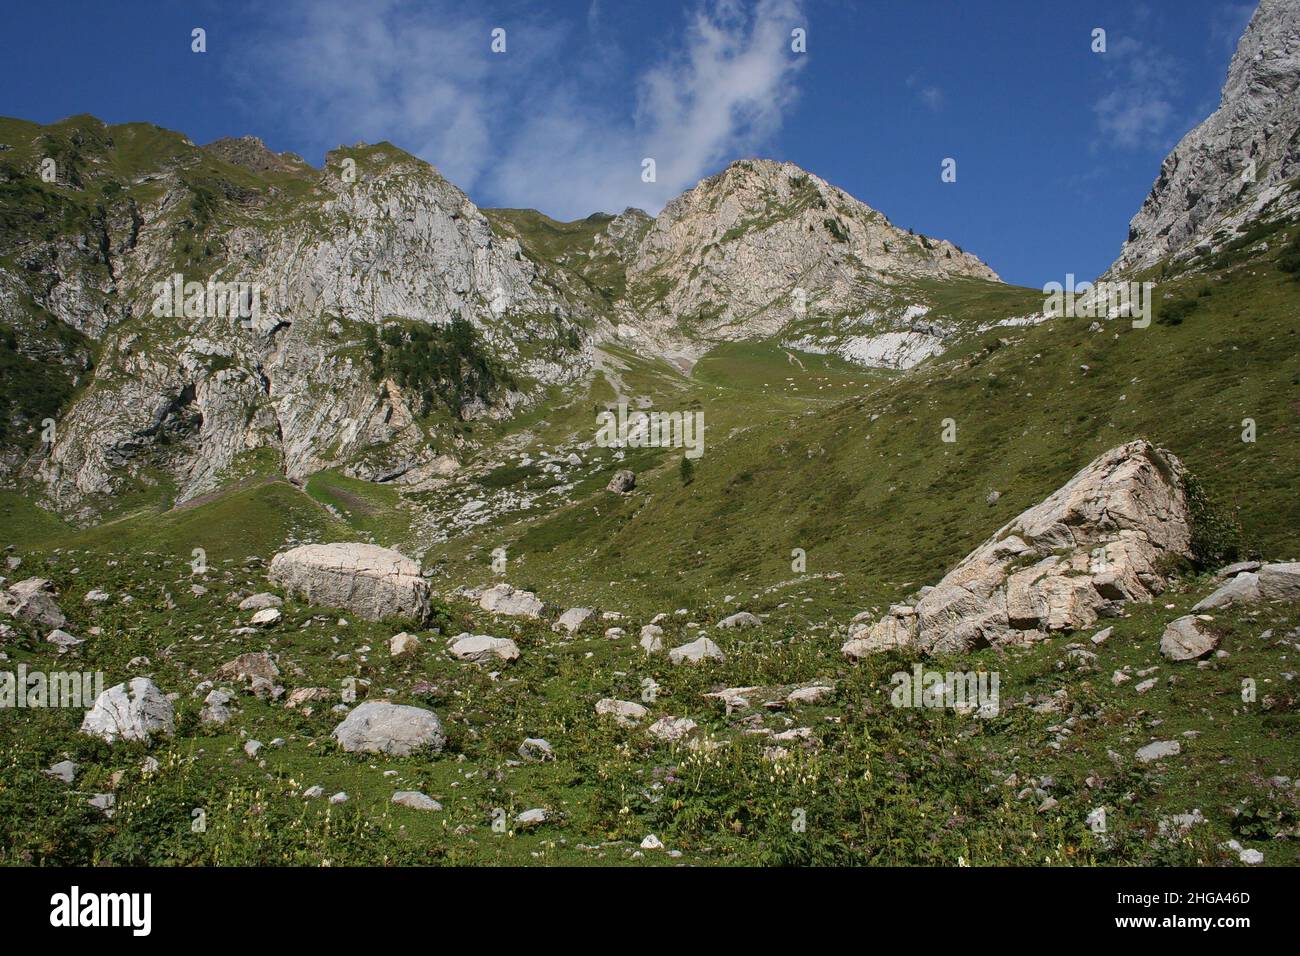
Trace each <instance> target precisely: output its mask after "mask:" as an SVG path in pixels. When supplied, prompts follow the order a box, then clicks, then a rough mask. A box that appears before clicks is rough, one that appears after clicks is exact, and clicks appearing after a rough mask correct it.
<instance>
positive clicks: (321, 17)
mask: <svg viewBox="0 0 1300 956" xmlns="http://www.w3.org/2000/svg"><path fill="white" fill-rule="evenodd" d="M601 13H602V10H601V7H600V5H599V4H598V3H595V2H593V3H592V4H591V6H590V7H589V9H588V11H587V15H586V16H585V17H584V18H581V20H580V21H579V22H575V23H563V22H556V21H554V20H552V19H548V20H531V21H530V20H524V21H521V20H520V18H519V16H518V14H516V13H511V15H510V16H509V17H504V16H503V17H502V18H501V19H502V22H500V23H498V22H495V21H494V18H493V16H492V15H491V14H489V13H485V12H483V11H482V9H479V10H478V11H477V12H475V13H472V14H468V15H467V14H466V13H465V12H464V5H463V4H454V5H453V4H451V3H447V2H440V0H434V2H419V3H415V2H410V0H380V2H377V3H371V4H355V3H352V2H350V0H317V2H311V3H308V2H302V0H299V2H294V3H291V4H288V5H287V6H285V7H283V8H282V13H281V21H282V22H281V23H280V25H279V26H278V27H277V29H276V30H275V31H274V32H271V33H262V34H260V35H259V36H258V37H256V38H254V41H253V44H252V46H253V48H252V50H251V54H252V55H251V56H250V58H249V60H250V62H255V63H257V64H258V67H259V71H260V72H259V74H258V77H257V79H256V80H255V81H254V82H255V84H256V89H254V90H252V91H251V94H252V97H253V102H254V103H257V102H259V101H260V103H261V105H262V107H266V106H267V105H268V104H269V103H272V102H274V103H278V104H279V105H280V106H281V108H282V109H283V110H284V111H285V112H286V113H288V114H289V115H290V116H291V117H292V118H293V119H294V121H295V122H297V123H298V124H299V126H300V128H303V129H313V130H315V131H316V135H317V136H324V137H327V138H328V137H330V136H332V137H334V139H335V140H337V141H347V142H351V141H353V140H355V139H358V138H360V139H366V140H371V141H373V140H378V139H390V140H392V141H394V142H396V143H398V144H399V145H401V146H403V147H405V148H407V149H410V150H411V151H412V152H415V153H416V154H417V155H419V156H421V157H422V158H424V159H426V160H428V161H429V162H431V163H433V164H434V165H435V166H437V167H438V168H439V169H440V170H441V171H442V172H443V173H444V174H445V175H446V176H447V177H448V178H449V179H451V180H452V181H453V182H455V183H457V184H458V185H460V186H462V187H464V188H466V189H468V190H471V191H472V192H473V193H474V194H475V196H476V197H477V198H481V199H486V200H487V201H489V202H492V203H497V204H502V205H531V206H538V207H539V208H542V209H543V210H545V211H546V212H548V213H550V214H552V215H555V216H559V217H562V218H572V217H577V216H583V215H587V214H589V213H590V212H593V211H595V210H601V209H603V210H619V209H622V208H624V207H625V206H629V205H635V206H641V207H643V208H647V209H649V210H651V211H656V210H657V209H658V208H660V207H661V206H662V205H663V203H664V202H666V201H667V200H668V199H670V198H671V197H672V196H674V195H676V194H677V193H679V192H680V191H681V190H682V189H684V188H687V187H689V186H691V185H693V184H694V183H695V182H696V181H697V180H698V179H699V178H701V177H702V176H703V175H706V174H707V173H709V172H712V171H714V169H716V167H717V166H719V165H721V164H722V163H724V162H726V161H727V160H729V159H731V158H734V157H736V156H738V155H742V154H744V153H747V152H748V151H751V150H753V149H756V148H758V147H760V146H761V145H762V144H763V143H764V141H765V140H767V139H768V138H769V137H770V136H771V135H772V134H773V133H774V132H775V131H776V130H777V129H779V127H780V125H781V120H782V116H783V112H784V110H785V109H786V108H787V107H788V106H789V105H790V103H791V102H792V101H793V100H794V98H795V96H796V95H797V88H796V85H795V79H796V77H797V74H798V71H799V69H800V68H801V67H802V65H803V63H804V61H805V60H806V55H802V54H794V53H792V52H791V49H790V31H791V30H792V29H793V28H794V27H806V26H807V23H806V21H805V19H804V17H803V13H802V7H801V0H757V2H756V3H744V4H742V3H741V2H739V0H702V2H701V5H700V6H699V7H697V8H696V9H695V11H694V12H693V13H692V14H691V15H690V16H689V18H688V21H687V23H686V25H685V30H684V31H683V32H682V33H681V40H680V41H679V43H678V44H677V45H676V46H674V47H671V48H669V49H667V50H666V52H664V53H663V54H662V55H660V56H659V57H658V59H656V60H655V61H653V62H652V63H650V64H649V65H648V66H645V67H643V68H642V69H641V70H640V72H639V73H637V74H635V75H628V73H627V68H626V62H627V61H626V58H625V57H623V56H621V55H620V54H619V53H618V52H617V51H616V50H612V49H611V48H610V42H611V41H610V39H609V37H608V36H605V35H604V27H603V23H602V20H603V18H602V16H601ZM496 26H505V27H506V28H507V53H506V54H504V55H496V54H493V53H492V52H491V51H490V49H489V40H490V34H491V30H492V29H493V28H494V27H496ZM583 30H585V31H586V33H587V35H586V37H584V36H581V35H580V34H581V33H582V31H583ZM597 34H600V36H599V42H596V37H597ZM584 41H587V42H584ZM587 46H591V47H592V48H593V49H592V54H593V55H591V56H587V55H585V54H584V52H583V51H584V50H585V49H586V48H587ZM647 157H649V158H653V159H654V160H655V164H656V181H655V182H653V183H645V182H643V181H642V176H641V172H642V160H643V159H644V158H647Z"/></svg>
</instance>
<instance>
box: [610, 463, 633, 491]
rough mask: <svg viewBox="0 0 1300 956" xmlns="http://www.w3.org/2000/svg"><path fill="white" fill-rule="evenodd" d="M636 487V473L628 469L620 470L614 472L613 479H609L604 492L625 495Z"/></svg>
mask: <svg viewBox="0 0 1300 956" xmlns="http://www.w3.org/2000/svg"><path fill="white" fill-rule="evenodd" d="M635 487H636V472H634V471H632V470H631V469H630V468H620V469H619V470H618V471H616V472H614V477H613V478H611V479H609V484H608V485H606V486H605V490H606V491H612V492H614V493H615V494H619V495H625V494H627V493H628V492H630V491H631V490H632V489H633V488H635Z"/></svg>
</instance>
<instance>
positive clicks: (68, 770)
mask: <svg viewBox="0 0 1300 956" xmlns="http://www.w3.org/2000/svg"><path fill="white" fill-rule="evenodd" d="M80 770H81V767H80V765H78V764H75V763H73V762H72V761H71V760H60V761H59V762H58V763H56V764H54V765H53V766H52V767H50V769H49V770H46V771H44V773H45V775H46V776H47V777H54V778H55V779H56V780H62V781H63V782H64V783H66V784H71V783H72V782H73V781H74V780H76V779H77V772H78V771H80Z"/></svg>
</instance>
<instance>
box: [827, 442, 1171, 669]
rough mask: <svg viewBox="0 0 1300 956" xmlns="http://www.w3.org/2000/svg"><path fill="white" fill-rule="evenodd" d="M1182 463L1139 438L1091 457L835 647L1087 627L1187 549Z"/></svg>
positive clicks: (859, 651) (952, 643)
mask: <svg viewBox="0 0 1300 956" xmlns="http://www.w3.org/2000/svg"><path fill="white" fill-rule="evenodd" d="M1185 476H1186V470H1185V469H1184V467H1183V465H1182V463H1181V462H1180V461H1179V460H1178V459H1177V458H1175V457H1174V456H1173V455H1171V454H1170V453H1169V452H1167V451H1164V450H1162V449H1157V448H1156V447H1155V446H1153V445H1152V444H1151V443H1150V442H1146V441H1134V442H1129V443H1128V444H1126V445H1121V446H1119V447H1118V448H1113V449H1111V450H1110V451H1108V452H1106V453H1104V454H1102V455H1100V456H1099V457H1098V458H1096V459H1095V460H1094V461H1093V462H1092V463H1091V464H1089V465H1088V466H1087V467H1086V468H1084V469H1083V470H1082V471H1080V472H1079V473H1078V474H1076V475H1075V476H1074V477H1073V478H1071V479H1070V480H1069V481H1068V482H1067V483H1066V484H1065V485H1063V486H1062V487H1061V488H1059V489H1058V490H1057V491H1056V492H1054V493H1053V494H1051V495H1050V496H1049V497H1048V498H1046V499H1045V500H1044V501H1043V502H1042V503H1040V504H1038V505H1036V506H1034V507H1032V508H1030V509H1028V510H1027V511H1025V512H1023V513H1022V514H1020V515H1019V516H1018V517H1016V518H1014V519H1013V520H1012V521H1010V522H1009V523H1007V524H1006V525H1004V526H1003V527H1002V528H1000V529H999V530H998V531H997V533H996V534H994V535H993V537H991V538H990V539H989V540H988V541H986V542H984V544H982V545H980V546H979V547H978V548H976V549H975V550H974V551H972V552H971V553H970V554H969V555H967V556H966V557H965V558H964V559H963V560H962V561H961V562H960V563H958V564H957V566H956V567H954V568H953V569H952V570H951V571H949V572H948V574H946V575H945V576H944V577H943V579H942V580H941V581H940V582H939V583H938V584H937V585H935V586H934V587H933V588H932V589H929V590H923V593H921V594H920V595H919V597H918V599H917V600H916V602H915V603H914V604H905V605H895V606H894V607H891V608H890V611H889V613H888V614H887V615H886V616H885V617H884V618H882V619H881V620H879V621H877V622H875V623H874V624H872V623H868V622H866V621H863V622H861V623H858V624H855V625H853V626H852V627H851V628H850V630H849V635H848V638H849V639H848V642H847V643H846V644H845V645H844V647H843V648H842V650H843V652H844V653H845V654H846V655H849V656H862V655H864V654H869V653H876V652H879V651H885V650H889V649H891V648H903V647H915V648H916V649H918V650H920V651H923V652H925V653H959V652H965V651H969V650H972V649H975V648H977V647H983V646H986V645H994V646H1004V645H1017V644H1030V643H1033V642H1035V641H1038V640H1041V639H1042V638H1044V637H1046V636H1047V634H1049V633H1051V632H1053V631H1065V630H1074V629H1078V628H1083V627H1088V626H1089V625H1091V624H1093V623H1094V622H1095V621H1096V620H1097V618H1098V617H1099V616H1101V614H1103V613H1107V612H1108V611H1110V610H1111V609H1112V608H1113V607H1114V606H1115V605H1116V604H1118V603H1119V602H1123V601H1149V600H1151V598H1152V597H1153V596H1154V595H1156V594H1159V593H1160V592H1161V591H1162V590H1163V589H1164V586H1165V581H1164V579H1163V577H1162V576H1161V573H1160V570H1159V569H1160V567H1161V565H1162V563H1163V561H1164V559H1166V558H1168V557H1174V556H1177V557H1183V558H1186V557H1190V556H1191V524H1190V519H1189V514H1188V507H1187V494H1186V491H1185V489H1184V484H1183V483H1184V478H1185Z"/></svg>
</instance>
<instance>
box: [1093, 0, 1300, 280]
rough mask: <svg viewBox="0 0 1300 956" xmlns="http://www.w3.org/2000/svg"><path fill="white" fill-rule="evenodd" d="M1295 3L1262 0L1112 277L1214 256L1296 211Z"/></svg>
mask: <svg viewBox="0 0 1300 956" xmlns="http://www.w3.org/2000/svg"><path fill="white" fill-rule="evenodd" d="M1297 176H1300V4H1297V3H1295V0H1261V2H1260V4H1259V7H1258V8H1257V9H1256V10H1255V14H1254V16H1252V17H1251V20H1250V25H1249V26H1247V28H1246V32H1245V34H1243V36H1242V38H1241V41H1240V43H1239V44H1238V46H1237V52H1236V53H1235V54H1234V56H1233V58H1232V64H1231V65H1230V66H1229V68H1228V79H1227V82H1226V83H1224V86H1223V97H1222V101H1221V103H1220V105H1219V108H1218V109H1217V110H1215V111H1214V113H1213V114H1212V115H1211V116H1210V117H1209V118H1208V119H1206V120H1205V122H1203V123H1201V124H1200V125H1199V126H1197V127H1196V128H1195V129H1193V130H1192V131H1191V132H1189V133H1188V134H1187V135H1186V136H1184V137H1183V139H1182V141H1181V142H1180V143H1179V144H1178V145H1177V146H1176V147H1175V148H1174V151H1173V152H1172V153H1170V154H1169V155H1168V156H1167V157H1166V158H1165V161H1164V163H1163V164H1162V165H1161V167H1160V175H1159V176H1158V177H1157V179H1156V182H1155V185H1154V186H1153V187H1152V189H1151V194H1150V195H1149V196H1148V197H1147V199H1146V201H1145V202H1144V203H1143V204H1142V208H1141V209H1139V210H1138V212H1137V215H1135V216H1134V217H1133V221H1132V223H1131V225H1130V226H1129V236H1128V241H1127V242H1126V243H1125V244H1124V248H1123V250H1122V251H1121V253H1120V255H1119V258H1118V259H1116V260H1115V264H1114V265H1113V266H1111V270H1110V271H1111V272H1128V271H1133V270H1140V269H1145V268H1148V267H1150V266H1153V265H1155V264H1156V263H1158V262H1159V261H1160V260H1162V259H1166V258H1172V259H1175V260H1180V259H1187V258H1189V257H1191V256H1193V255H1195V254H1196V253H1198V252H1205V251H1214V250H1217V249H1218V248H1221V247H1222V246H1223V245H1224V244H1225V243H1227V242H1229V241H1231V240H1232V239H1234V238H1235V233H1237V232H1238V231H1243V230H1242V227H1243V224H1246V223H1257V222H1259V221H1261V220H1267V219H1278V218H1283V217H1286V216H1288V215H1291V214H1293V213H1294V212H1295V211H1296V210H1297V209H1300V193H1297V190H1296V182H1295V180H1296V177H1297Z"/></svg>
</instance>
